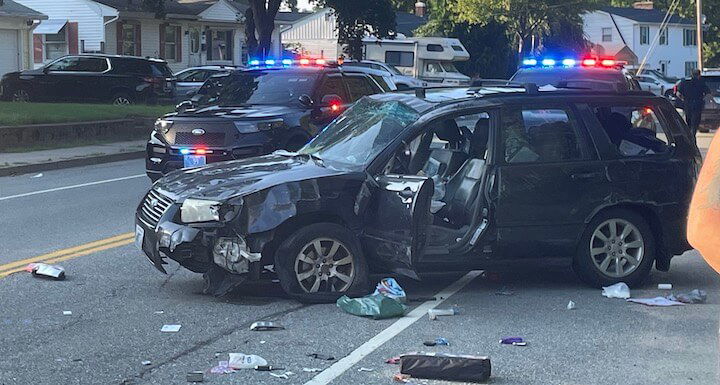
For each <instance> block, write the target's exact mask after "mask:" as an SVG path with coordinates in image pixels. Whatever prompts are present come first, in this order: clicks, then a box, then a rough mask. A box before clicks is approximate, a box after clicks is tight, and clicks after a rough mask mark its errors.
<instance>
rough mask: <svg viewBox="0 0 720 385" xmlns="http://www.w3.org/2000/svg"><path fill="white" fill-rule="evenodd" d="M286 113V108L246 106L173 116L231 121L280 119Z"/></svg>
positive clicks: (194, 110)
mask: <svg viewBox="0 0 720 385" xmlns="http://www.w3.org/2000/svg"><path fill="white" fill-rule="evenodd" d="M286 113H288V106H282V105H279V106H273V105H246V106H238V107H231V106H209V107H201V108H196V109H188V110H185V111H183V112H180V113H178V114H176V115H175V117H178V118H188V117H223V118H231V119H248V120H261V119H268V118H274V117H280V116H282V115H284V114H286Z"/></svg>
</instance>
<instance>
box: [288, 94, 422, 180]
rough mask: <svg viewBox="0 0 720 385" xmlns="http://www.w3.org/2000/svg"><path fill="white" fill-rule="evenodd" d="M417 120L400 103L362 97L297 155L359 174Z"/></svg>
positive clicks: (409, 109) (417, 115) (413, 114)
mask: <svg viewBox="0 0 720 385" xmlns="http://www.w3.org/2000/svg"><path fill="white" fill-rule="evenodd" d="M419 117H420V114H419V113H418V112H417V111H415V110H414V109H412V108H411V107H409V106H408V105H406V104H404V103H402V102H398V101H377V100H373V99H371V98H367V97H365V98H362V99H360V101H358V102H357V103H356V104H355V105H354V106H353V107H352V108H350V109H349V110H348V111H346V112H345V113H344V114H342V115H341V116H340V117H338V118H337V119H336V120H335V121H334V122H332V123H331V124H330V125H328V126H327V127H326V128H325V129H324V130H323V131H322V132H321V133H320V134H319V135H318V136H317V137H315V139H313V140H312V141H311V142H310V143H308V144H307V145H306V146H305V147H303V148H302V149H301V150H300V151H299V153H301V154H308V155H314V156H317V157H319V158H321V159H322V160H323V162H325V163H326V164H329V165H332V166H334V167H337V168H342V169H349V170H362V169H363V168H364V167H365V166H366V165H367V164H368V163H370V161H372V160H373V159H374V158H375V156H377V155H378V154H379V153H380V152H381V151H382V150H384V149H385V148H386V147H387V146H388V145H389V144H390V142H392V141H393V140H394V139H395V138H397V137H398V135H400V134H401V133H402V132H403V130H404V129H405V128H406V127H408V126H409V125H410V124H412V123H413V122H415V121H416V120H417V119H418V118H419Z"/></svg>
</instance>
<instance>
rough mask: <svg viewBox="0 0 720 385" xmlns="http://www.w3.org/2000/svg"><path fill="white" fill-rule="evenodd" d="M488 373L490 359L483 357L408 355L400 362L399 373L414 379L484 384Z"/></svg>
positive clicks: (430, 354) (438, 354)
mask: <svg viewBox="0 0 720 385" xmlns="http://www.w3.org/2000/svg"><path fill="white" fill-rule="evenodd" d="M490 371H491V365H490V358H489V357H484V356H469V355H456V354H444V353H408V354H403V355H402V356H401V361H400V373H401V374H407V375H410V376H412V377H414V378H428V379H436V380H447V381H470V382H485V381H487V380H488V378H490ZM402 382H405V381H402Z"/></svg>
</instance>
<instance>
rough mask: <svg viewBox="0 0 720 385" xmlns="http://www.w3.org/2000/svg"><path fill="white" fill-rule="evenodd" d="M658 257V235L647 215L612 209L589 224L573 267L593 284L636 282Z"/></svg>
mask: <svg viewBox="0 0 720 385" xmlns="http://www.w3.org/2000/svg"><path fill="white" fill-rule="evenodd" d="M654 259H655V237H654V234H653V232H652V229H651V228H650V225H648V223H647V222H646V221H645V219H644V218H643V217H642V216H641V215H639V214H637V213H635V212H633V211H630V210H625V209H612V210H608V211H605V212H603V213H600V214H599V215H597V216H596V217H595V218H594V219H593V220H592V221H591V222H590V224H589V225H588V226H587V228H586V229H585V233H584V234H583V236H582V238H581V240H580V244H579V245H578V251H577V255H576V257H575V260H574V264H573V267H574V268H575V271H576V272H577V274H578V275H579V276H580V278H582V279H583V280H584V281H585V282H587V283H588V284H590V285H593V286H598V287H599V286H607V285H612V284H614V283H618V282H625V283H627V284H628V285H630V286H633V285H637V284H639V283H641V282H642V281H643V280H645V278H647V276H648V274H649V272H650V268H651V267H652V263H653V260H654Z"/></svg>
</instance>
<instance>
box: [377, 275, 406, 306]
mask: <svg viewBox="0 0 720 385" xmlns="http://www.w3.org/2000/svg"><path fill="white" fill-rule="evenodd" d="M373 294H374V295H378V294H381V295H384V296H386V297H390V298H392V299H395V300H398V301H400V302H405V301H406V299H407V296H406V294H405V290H403V288H402V287H400V284H398V283H397V281H396V280H395V278H383V279H381V280H380V282H378V284H377V286H376V287H375V292H374V293H373Z"/></svg>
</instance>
